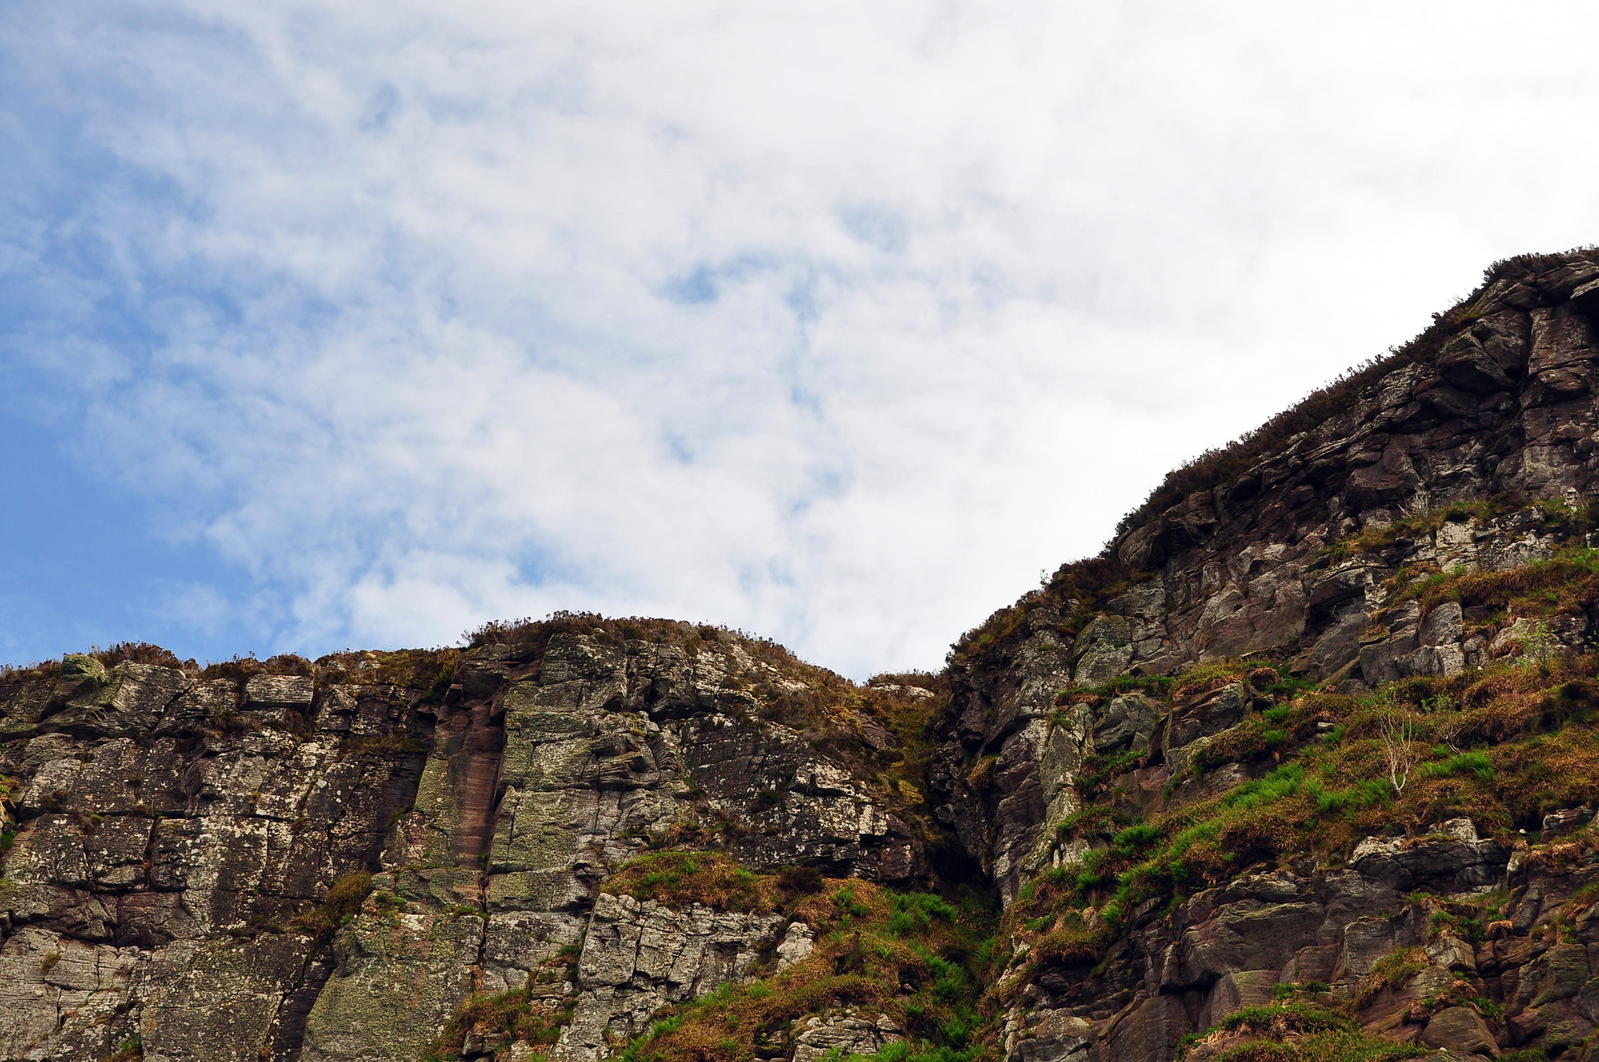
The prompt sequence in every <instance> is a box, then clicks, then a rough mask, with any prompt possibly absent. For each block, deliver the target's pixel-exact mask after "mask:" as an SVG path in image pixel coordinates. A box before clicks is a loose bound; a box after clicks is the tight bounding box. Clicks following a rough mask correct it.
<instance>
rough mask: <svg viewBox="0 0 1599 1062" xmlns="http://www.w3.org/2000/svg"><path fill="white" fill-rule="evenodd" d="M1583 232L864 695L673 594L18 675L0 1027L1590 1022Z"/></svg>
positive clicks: (433, 1032)
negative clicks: (686, 610)
mask: <svg viewBox="0 0 1599 1062" xmlns="http://www.w3.org/2000/svg"><path fill="white" fill-rule="evenodd" d="M1596 322H1599V254H1595V253H1591V252H1574V253H1571V254H1567V255H1558V256H1539V257H1528V258H1524V259H1518V260H1513V261H1511V262H1507V263H1502V264H1501V265H1499V266H1496V267H1495V268H1494V269H1493V270H1491V271H1490V273H1489V275H1488V277H1487V279H1486V281H1485V283H1484V285H1483V287H1482V288H1481V289H1479V290H1478V291H1477V292H1476V293H1474V294H1473V295H1472V296H1471V297H1470V298H1468V299H1467V300H1465V301H1464V302H1463V303H1461V304H1460V305H1459V306H1457V307H1455V308H1454V309H1452V310H1450V311H1449V312H1447V313H1444V314H1441V315H1439V316H1438V318H1437V321H1436V323H1435V325H1434V326H1433V327H1432V328H1431V329H1429V330H1428V332H1426V333H1424V334H1423V335H1422V336H1421V337H1419V338H1418V339H1417V340H1416V341H1415V342H1413V343H1412V344H1410V345H1409V346H1407V347H1405V348H1403V349H1401V350H1399V351H1397V352H1395V353H1394V354H1392V355H1391V356H1389V357H1387V358H1385V359H1382V360H1379V361H1377V362H1374V363H1372V364H1370V365H1368V366H1366V367H1364V368H1362V369H1361V370H1359V371H1358V372H1357V373H1355V374H1353V375H1352V376H1351V377H1350V378H1348V379H1347V380H1345V381H1342V382H1341V383H1340V384H1338V385H1336V386H1334V387H1332V388H1330V389H1329V390H1328V391H1326V392H1324V393H1320V394H1318V395H1315V396H1312V398H1311V399H1309V400H1307V402H1306V403H1305V404H1303V405H1302V406H1300V407H1297V408H1296V409H1295V410H1291V411H1288V412H1287V413H1285V414H1283V415H1282V416H1281V417H1279V418H1277V419H1275V420H1274V421H1273V422H1272V423H1270V424H1268V425H1266V426H1264V427H1263V428H1262V429H1261V430H1260V431H1258V432H1256V433H1254V434H1253V435H1252V436H1250V437H1246V439H1244V440H1243V441H1241V442H1240V443H1239V444H1237V445H1235V446H1234V447H1231V448H1229V449H1227V450H1224V451H1220V452H1217V453H1213V454H1208V455H1205V456H1204V457H1203V458H1201V459H1200V460H1199V461H1197V462H1195V464H1193V465H1192V466H1189V467H1188V468H1185V469H1183V470H1179V472H1177V473H1174V475H1173V476H1172V477H1171V478H1170V479H1169V480H1168V481H1167V483H1166V484H1163V485H1162V486H1161V488H1159V489H1158V490H1157V491H1156V493H1155V494H1154V495H1153V496H1152V498H1151V501H1150V503H1149V504H1147V505H1146V506H1145V507H1143V508H1142V509H1141V510H1140V511H1139V512H1137V513H1135V514H1133V515H1132V516H1131V517H1130V518H1129V519H1128V521H1126V522H1125V524H1124V526H1123V527H1122V528H1121V529H1120V530H1119V532H1118V534H1117V536H1116V538H1115V539H1114V540H1113V542H1112V543H1111V546H1110V547H1109V548H1108V549H1107V551H1106V553H1105V554H1104V555H1103V556H1101V557H1098V558H1094V559H1092V560H1088V561H1083V562H1077V563H1074V564H1070V565H1067V566H1065V567H1063V568H1062V569H1061V570H1060V571H1059V572H1058V573H1056V575H1055V576H1054V577H1053V578H1052V579H1051V580H1049V581H1048V582H1047V583H1046V585H1045V586H1043V587H1042V588H1040V589H1039V590H1037V591H1034V592H1033V593H1030V594H1028V595H1026V596H1025V597H1024V598H1023V599H1022V600H1021V601H1019V602H1018V603H1017V604H1016V605H1014V606H1011V607H1009V608H1006V609H1002V610H1000V611H999V612H997V613H996V614H995V615H994V616H993V617H991V618H990V619H989V621H988V622H986V623H985V624H983V625H982V626H980V627H978V628H976V629H974V630H973V631H972V632H969V633H968V634H967V635H966V636H964V637H963V638H962V639H961V640H960V641H959V642H958V643H957V644H956V646H955V648H954V649H953V650H952V652H951V656H950V661H949V666H948V668H947V669H946V671H945V673H943V674H942V675H937V676H933V675H920V676H898V677H892V676H885V677H882V678H880V679H877V680H874V681H873V682H871V683H869V684H866V685H864V686H860V685H856V684H852V683H849V682H846V681H845V680H843V679H840V678H839V677H838V676H836V675H833V674H832V673H830V672H827V671H825V670H823V669H820V668H815V667H811V666H809V665H806V664H803V663H801V662H800V661H798V660H796V659H794V658H793V657H792V656H791V655H790V654H788V653H787V652H786V651H783V650H781V649H780V648H779V647H776V646H774V645H772V644H771V643H769V642H764V641H761V640H759V639H753V638H749V637H747V636H742V635H738V634H736V633H734V632H729V631H725V630H721V629H718V628H711V627H703V626H694V625H691V624H684V623H675V622H669V621H657V620H604V619H601V618H599V617H593V616H584V615H558V616H556V617H552V618H551V619H550V620H548V621H544V622H542V623H522V624H508V625H499V624H492V625H490V626H489V627H486V628H485V629H484V630H483V631H481V632H478V634H477V635H476V636H475V637H474V638H473V640H472V644H471V645H469V646H468V647H467V648H465V649H443V650H432V651H414V652H402V653H388V654H340V655H338V656H334V657H328V658H324V659H323V660H319V661H315V662H311V661H304V660H300V659H298V658H274V659H273V660H271V661H265V662H257V661H253V660H249V661H234V662H229V663H226V664H222V665H214V666H212V667H210V668H206V669H200V668H196V667H194V666H193V665H192V664H185V663H184V662H180V661H177V660H175V659H173V658H171V656H170V654H166V653H164V651H161V650H158V649H155V648H154V647H149V646H122V647H117V648H115V649H113V650H111V651H109V652H104V653H96V654H86V655H69V656H68V657H66V658H64V659H63V661H61V662H59V663H50V664H45V665H40V666H38V667H35V668H31V669H13V670H11V671H9V672H7V673H5V674H4V675H3V676H0V1059H117V1060H121V1062H127V1060H131V1059H138V1058H144V1059H151V1060H155V1059H161V1060H179V1059H192V1060H201V1059H205V1060H212V1059H241V1060H242V1059H273V1060H290V1059H318V1060H331V1059H342V1060H356V1059H384V1060H389V1059H394V1060H399V1059H405V1060H418V1059H437V1060H442V1059H519V1060H531V1059H539V1058H544V1059H552V1060H563V1062H565V1060H570V1062H598V1060H600V1059H606V1058H620V1059H624V1060H626V1062H668V1060H670V1062H677V1060H685V1062H686V1060H704V1062H709V1060H718V1062H738V1060H745V1059H754V1058H759V1059H763V1060H769V1062H776V1060H778V1059H783V1060H793V1062H821V1060H826V1062H842V1060H844V1059H846V1058H848V1059H852V1060H856V1062H858V1060H860V1059H865V1058H870V1059H875V1060H880V1062H974V1060H976V1059H984V1058H989V1059H1004V1060H1006V1062H1057V1060H1078V1059H1081V1060H1089V1059H1096V1060H1099V1059H1103V1060H1110V1059H1117V1060H1120V1059H1134V1060H1157V1059H1173V1058H1177V1057H1185V1058H1189V1059H1193V1060H1196V1062H1208V1060H1218V1062H1219V1060H1222V1059H1227V1060H1231V1062H1240V1060H1262V1059H1271V1060H1276V1059H1326V1060H1335V1059H1389V1058H1404V1057H1412V1056H1415V1055H1419V1054H1423V1053H1431V1054H1433V1055H1437V1056H1438V1057H1456V1058H1470V1057H1511V1056H1515V1057H1519V1058H1521V1059H1524V1060H1526V1059H1534V1058H1573V1059H1576V1058H1587V1057H1590V1056H1591V1055H1592V1054H1593V1053H1594V1052H1595V1051H1596V1050H1599V1047H1596V1044H1599V1039H1596V1026H1599V906H1596V904H1599V831H1596V830H1595V829H1594V828H1593V827H1592V826H1591V825H1590V819H1591V818H1592V809H1593V808H1594V807H1595V806H1596V805H1595V799H1596V797H1599V728H1596V727H1595V726H1594V722H1595V719H1596V712H1599V654H1596V653H1595V646H1596V642H1595V635H1596V624H1599V551H1596V550H1594V549H1593V548H1592V547H1591V545H1590V543H1591V542H1592V538H1593V535H1594V534H1595V532H1596V531H1599V506H1595V505H1594V504H1592V499H1594V498H1595V497H1596V496H1599V458H1596V456H1595V452H1596V445H1595V444H1596V441H1599V405H1596V402H1595V393H1596V390H1599V375H1596V374H1599V323H1596Z"/></svg>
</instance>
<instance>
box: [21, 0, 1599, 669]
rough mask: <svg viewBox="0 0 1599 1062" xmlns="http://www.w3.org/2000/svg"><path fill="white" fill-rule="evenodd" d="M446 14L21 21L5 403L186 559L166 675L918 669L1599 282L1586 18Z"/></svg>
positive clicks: (1002, 8) (550, 8)
mask: <svg viewBox="0 0 1599 1062" xmlns="http://www.w3.org/2000/svg"><path fill="white" fill-rule="evenodd" d="M440 8H441V5H437V4H431V3H430V4H422V3H405V2H395V0H387V2H385V3H382V4H378V3H369V2H362V0H346V2H341V3H339V4H309V3H299V4H296V3H280V4H271V5H263V4H247V3H235V2H230V0H183V2H176V0H169V2H165V3H162V4H159V5H157V4H141V3H131V2H125V0H124V2H114V3H110V4H106V3H95V4H90V3H77V2H71V0H63V2H60V3H56V4H52V5H32V9H30V10H20V9H18V8H12V9H10V10H9V11H8V12H7V13H5V14H0V52H3V54H0V63H3V67H4V69H5V71H6V72H5V73H3V74H0V88H3V89H4V90H5V92H4V95H5V97H6V98H7V99H8V100H10V101H11V103H12V106H11V107H9V108H8V111H9V113H8V115H7V116H5V117H4V119H3V124H0V148H3V149H4V150H5V152H6V154H7V156H8V157H9V158H13V159H17V160H20V161H19V162H18V164H17V166H16V175H15V180H14V181H12V182H11V187H10V189H9V190H8V191H4V192H0V213H3V216H4V219H5V222H6V232H7V233H8V234H9V235H8V236H7V237H6V239H5V241H4V244H3V246H0V272H3V273H4V279H5V284H6V286H7V287H8V289H9V291H10V294H8V295H6V296H5V297H4V299H3V301H0V327H3V329H4V343H5V348H4V349H5V351H6V354H5V357H6V358H7V359H8V360H11V361H12V363H13V365H14V366H15V367H16V371H17V372H18V373H19V378H20V379H24V380H26V381H30V383H29V385H28V386H30V387H31V388H32V392H31V397H30V400H29V410H30V413H29V415H30V416H32V417H33V418H35V420H36V421H37V423H38V424H39V425H40V426H41V428H42V430H43V431H44V432H46V433H47V434H48V435H49V436H50V437H51V438H52V439H55V440H57V441H58V442H60V443H62V444H63V445H68V446H69V447H70V452H71V453H72V454H73V455H75V458H74V459H75V460H76V461H77V462H78V463H79V467H82V468H85V469H92V470H93V473H94V474H95V475H97V476H103V477H106V478H107V479H108V480H109V481H110V482H112V483H114V484H116V487H115V489H117V490H119V491H121V492H124V494H125V495H126V496H127V497H130V498H133V499H136V500H137V501H138V512H139V513H140V516H139V518H138V519H137V520H136V521H134V523H135V524H137V525H138V526H135V527H130V528H129V532H128V533H129V534H138V535H150V536H158V537H159V536H164V537H165V538H166V539H169V540H175V541H178V542H180V543H183V544H184V547H185V548H187V549H190V550H192V551H194V552H195V554H196V556H200V555H203V556H204V557H205V558H208V560H207V564H206V565H205V566H204V567H205V574H204V575H203V576H201V575H198V574H197V575H196V577H195V578H193V579H189V580H186V581H183V582H182V583H181V584H180V585H177V586H175V587H170V588H168V589H169V592H168V593H166V595H165V597H163V598H160V599H152V600H151V601H149V602H147V603H144V605H143V606H142V607H144V608H145V609H146V611H147V612H149V614H150V615H152V616H164V617H165V620H164V622H165V623H166V624H167V626H166V627H163V628H161V629H163V630H172V631H174V632H177V633H174V634H173V635H172V636H173V637H176V638H180V639H181V638H182V637H184V635H183V634H182V630H183V629H184V628H183V625H184V624H188V625H189V626H190V627H191V628H193V629H194V630H195V631H198V630H199V629H200V628H203V627H205V626H206V625H207V624H208V623H211V624H214V623H215V622H216V617H219V616H222V615H226V616H228V617H230V620H231V622H233V623H234V629H235V630H245V631H248V632H250V633H251V637H252V639H253V640H252V644H251V645H249V646H240V647H239V648H259V649H260V650H262V651H274V650H277V649H290V648H294V649H301V650H305V651H311V652H321V651H326V650H328V649H332V648H339V647H343V646H345V645H403V644H434V643H439V642H449V641H452V640H454V639H455V637H456V636H457V635H458V634H459V633H460V632H461V631H462V630H463V629H465V628H467V627H469V626H474V625H476V624H477V623H480V622H481V621H483V620H485V619H488V618H491V617H509V616H519V615H526V614H533V615H541V614H543V613H545V612H547V611H550V610H553V609H561V608H569V609H596V610H600V611H606V612H613V613H622V614H659V615H671V616H680V617H684V618H690V619H698V620H706V621H712V622H721V623H726V624H729V625H733V626H740V627H744V628H748V629H752V630H755V631H758V632H760V633H764V634H770V635H772V636H775V637H777V638H779V639H780V640H783V641H785V642H787V643H788V644H790V645H791V646H793V647H794V648H796V649H797V650H798V651H800V652H801V653H802V654H803V655H806V656H808V657H810V658H812V659H815V660H817V661H818V662H821V663H825V664H827V665H829V666H833V667H835V668H838V669H839V670H842V671H844V672H846V673H849V674H854V675H864V674H867V673H869V672H871V671H873V670H878V669H890V668H902V667H932V666H937V664H938V663H939V661H940V660H941V658H942V655H943V651H944V648H945V647H946V646H947V645H948V644H949V642H950V641H951V640H952V639H953V638H954V637H955V636H956V635H958V634H959V633H960V632H961V630H963V629H964V628H966V627H969V626H972V625H974V624H975V623H977V622H979V621H980V620H981V619H982V618H983V617H984V616H985V615H986V614H987V613H988V612H989V611H991V610H992V609H993V608H995V607H997V606H999V605H1001V604H1004V603H1006V602H1007V601H1009V600H1011V599H1013V598H1014V597H1015V596H1016V595H1017V594H1018V593H1020V592H1021V591H1023V590H1025V589H1027V588H1028V587H1029V586H1030V585H1032V584H1034V583H1035V582H1036V580H1037V578H1038V577H1039V575H1040V573H1041V572H1042V571H1043V570H1046V569H1047V570H1052V569H1053V568H1054V567H1055V566H1056V565H1058V564H1059V563H1060V562H1062V561H1064V560H1067V559H1070V558H1071V557H1074V556H1079V555H1082V554H1084V553H1088V552H1092V551H1093V550H1095V549H1097V548H1098V546H1099V544H1100V543H1101V542H1102V541H1103V539H1104V537H1105V536H1106V534H1107V533H1108V531H1109V529H1110V527H1111V526H1112V525H1113V524H1114V522H1115V520H1116V518H1117V517H1118V516H1119V515H1120V513H1121V512H1123V511H1125V510H1126V509H1128V508H1130V507H1131V506H1132V505H1134V504H1136V503H1137V502H1138V501H1139V500H1140V499H1141V498H1142V497H1143V495H1144V494H1145V493H1147V491H1148V490H1149V489H1150V488H1151V487H1152V486H1153V485H1154V484H1155V482H1156V481H1157V480H1158V479H1159V477H1160V475H1161V474H1162V473H1163V472H1164V471H1165V470H1166V469H1167V468H1168V467H1170V466H1171V465H1173V464H1175V463H1177V462H1180V461H1181V460H1183V459H1184V458H1187V457H1189V456H1192V455H1193V454H1195V453H1197V452H1198V451H1200V450H1202V449H1204V448H1205V447H1207V446H1210V445H1214V444H1217V443H1220V442H1223V441H1225V440H1226V439H1227V438H1229V437H1231V436H1233V435H1236V434H1238V433H1239V432H1241V431H1243V430H1244V429H1246V428H1248V427H1250V426H1251V425H1252V424H1253V423H1254V422H1256V421H1258V420H1260V419H1263V418H1264V417H1265V416H1267V415H1269V414H1270V413H1272V412H1273V411H1275V410H1276V409H1277V408H1279V407H1280V406H1282V405H1285V404H1286V403H1287V402H1289V401H1291V400H1292V399H1293V398H1295V397H1296V396H1297V395H1298V394H1300V393H1303V392H1304V391H1305V390H1307V389H1309V388H1310V387H1313V386H1315V385H1316V384H1318V383H1320V382H1321V381H1323V380H1325V379H1327V378H1329V377H1331V376H1333V375H1335V374H1336V373H1338V372H1339V371H1340V370H1342V369H1343V368H1344V367H1346V366H1347V365H1349V364H1351V363H1353V362H1355V361H1358V360H1360V359H1363V358H1365V357H1367V356H1370V355H1372V354H1374V353H1378V352H1380V351H1381V350H1382V349H1383V348H1384V347H1386V346H1388V345H1389V344H1391V343H1396V342H1400V341H1403V340H1404V339H1406V338H1408V336H1410V335H1411V334H1413V333H1415V332H1416V331H1418V330H1419V329H1420V327H1421V325H1422V324H1424V323H1425V322H1426V320H1427V314H1428V313H1429V312H1430V311H1432V310H1437V309H1442V308H1443V307H1444V306H1445V305H1446V304H1447V303H1448V302H1449V301H1450V300H1452V299H1453V298H1454V297H1456V296H1458V295H1461V294H1463V293H1464V292H1465V291H1466V290H1467V289H1469V288H1470V287H1471V286H1472V284H1473V282H1474V281H1475V279H1476V277H1477V274H1478V272H1479V271H1480V269H1481V268H1482V267H1483V266H1485V265H1487V264H1488V262H1489V261H1490V260H1492V259H1494V258H1496V257H1501V256H1504V255H1507V254H1513V253H1517V252H1520V251H1525V250H1535V249H1536V250H1548V249H1559V248H1562V247H1566V246H1571V245H1575V244H1580V243H1587V242H1592V241H1593V240H1594V239H1596V236H1595V233H1596V232H1599V224H1596V223H1599V205H1596V204H1599V200H1596V197H1595V195H1594V194H1593V191H1592V188H1593V177H1594V176H1595V173H1596V165H1595V164H1596V162H1599V158H1596V154H1599V148H1595V147H1594V146H1592V144H1591V140H1592V138H1591V137H1589V136H1587V135H1586V129H1587V128H1588V126H1589V125H1590V124H1591V116H1592V115H1593V113H1594V112H1595V110H1596V107H1595V105H1596V104H1599V89H1596V88H1595V87H1594V85H1593V83H1592V79H1591V77H1590V76H1589V75H1588V73H1587V72H1588V70H1589V59H1588V56H1587V50H1588V47H1589V42H1590V41H1591V40H1592V39H1593V32H1592V31H1593V30H1595V29H1599V16H1596V15H1595V14H1594V13H1592V12H1591V11H1590V10H1588V9H1587V8H1586V7H1585V6H1584V5H1579V4H1535V5H1533V6H1532V7H1531V8H1527V9H1524V10H1518V12H1517V14H1516V16H1515V20H1514V21H1509V20H1508V19H1509V16H1508V15H1507V14H1506V12H1505V9H1504V8H1503V7H1502V5H1489V4H1480V5H1473V4H1463V5H1451V7H1450V9H1449V12H1448V21H1447V22H1440V21H1439V20H1438V19H1437V17H1436V15H1429V14H1427V13H1426V12H1425V11H1424V10H1423V9H1422V8H1420V7H1418V8H1416V9H1415V10H1414V11H1408V10H1401V11H1398V12H1396V11H1395V10H1393V6H1392V5H1377V4H1346V5H1340V7H1339V8H1337V10H1336V14H1335V15H1333V14H1329V15H1324V16H1320V17H1313V16H1307V15H1305V14H1303V13H1301V12H1299V11H1296V10H1294V9H1293V8H1292V6H1291V5H1280V4H1264V3H1262V4H1252V3H1230V4H1223V5H1220V6H1219V7H1216V6H1211V7H1206V8H1196V7H1194V6H1193V5H1187V4H1180V3H1175V2H1171V3H1129V4H1119V5H1107V4H1099V5H1062V4H1051V3H1038V4H1030V3H1005V4H982V5H979V4H963V3H955V2H943V3H937V4H922V3H894V2H884V3H874V4H869V5H862V4H844V3H836V4H829V3H814V2H813V3H806V4H804V5H787V4H760V5H745V4H728V3H715V2H688V0H683V2H675V3H672V4H639V5H630V6H628V7H626V8H620V7H617V6H615V5H595V4H577V3H558V2H544V3H538V4H522V3H516V4H512V3H501V2H492V0H475V2H474V0H461V2H457V3H455V4H452V5H450V10H449V11H448V12H445V11H442V10H440ZM8 460H11V461H21V460H26V458H25V457H24V456H23V455H21V454H20V453H19V454H14V455H10V456H8ZM197 570H198V569H197ZM33 592H36V593H41V594H48V593H49V592H50V588H49V586H48V585H47V584H42V583H40V584H34V590H33ZM207 617H211V618H210V619H207ZM46 633H49V632H46ZM63 636H65V635H63ZM192 636H193V637H194V638H196V639H199V638H200V635H199V634H198V633H195V634H193V635H192Z"/></svg>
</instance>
